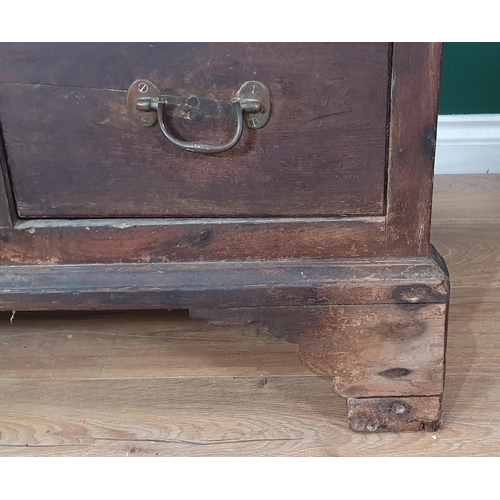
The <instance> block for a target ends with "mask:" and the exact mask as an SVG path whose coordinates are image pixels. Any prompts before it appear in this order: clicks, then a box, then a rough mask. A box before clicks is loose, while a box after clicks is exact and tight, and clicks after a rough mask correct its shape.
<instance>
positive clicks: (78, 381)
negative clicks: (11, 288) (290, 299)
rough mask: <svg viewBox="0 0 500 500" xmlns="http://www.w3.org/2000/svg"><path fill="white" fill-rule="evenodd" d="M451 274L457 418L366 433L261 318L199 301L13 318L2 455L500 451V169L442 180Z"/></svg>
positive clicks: (450, 414) (2, 336) (4, 352)
mask: <svg viewBox="0 0 500 500" xmlns="http://www.w3.org/2000/svg"><path fill="white" fill-rule="evenodd" d="M432 241H433V243H434V245H435V246H436V247H437V249H438V250H439V251H440V252H441V254H442V255H443V256H444V257H445V259H446V261H447V263H448V266H449V269H450V274H451V281H452V294H451V295H452V300H451V308H450V325H449V345H448V362H447V379H446V391H445V392H446V399H445V404H444V424H443V428H442V430H440V431H439V432H436V433H425V432H421V433H403V434H376V435H364V434H356V433H353V432H351V431H350V430H348V428H347V425H346V403H345V400H344V399H343V398H340V397H338V396H335V395H334V394H333V393H332V391H331V381H330V380H329V379H326V378H320V377H317V376H315V375H313V374H312V373H311V372H309V371H308V370H306V369H305V368H304V367H303V366H302V365H301V364H300V363H299V361H298V359H297V355H296V346H295V345H292V344H288V343H286V342H283V341H280V340H277V339H275V338H273V337H271V336H269V335H267V334H265V333H262V332H259V331H257V328H256V327H255V326H252V325H250V326H241V327H232V328H218V327H214V326H209V325H207V324H205V323H203V322H200V321H193V320H190V319H189V317H188V313H187V312H185V311H173V312H140V313H137V312H126V313H122V312H119V313H102V314H96V313H85V314H82V313H78V314H75V313H64V314H61V313H58V314H54V313H51V314H27V313H21V312H18V313H17V314H16V315H15V316H14V319H13V321H12V323H11V322H10V317H11V315H10V314H8V315H7V314H3V313H2V315H1V316H0V455H3V456H14V455H16V456H17V455H23V456H56V455H58V456H87V455H98V456H129V457H131V456H146V455H147V456H177V455H190V456H201V455H209V456H214V455H223V456H232V455H237V456H241V455H251V456H257V455H258V456H282V455H295V456H297V455H302V456H311V455H312V456H350V455H432V456H435V455H461V456H463V455H466V456H473V455H495V456H498V455H500V175H496V176H495V175H482V176H440V177H437V178H436V188H435V198H434V216H433V233H432Z"/></svg>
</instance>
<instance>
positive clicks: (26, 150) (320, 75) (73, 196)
mask: <svg viewBox="0 0 500 500" xmlns="http://www.w3.org/2000/svg"><path fill="white" fill-rule="evenodd" d="M125 47H128V48H127V49H124V47H122V48H121V49H120V50H121V53H122V55H125V54H124V51H127V57H128V56H129V55H130V59H129V60H128V61H127V60H121V59H120V58H118V59H116V60H115V61H114V63H113V65H112V66H111V68H107V69H106V72H105V75H104V74H103V72H102V71H101V63H100V62H99V61H101V62H102V61H103V60H106V61H107V60H108V59H109V57H111V56H118V54H116V53H115V52H116V48H115V47H114V46H108V45H104V46H99V47H96V46H92V45H89V46H88V47H87V48H81V47H75V46H73V45H69V46H68V48H67V49H63V48H60V47H58V48H56V49H54V50H55V52H53V51H52V49H53V46H46V45H43V44H40V45H36V46H35V47H33V46H27V47H26V54H25V58H24V59H22V58H21V59H22V60H23V67H25V68H26V71H27V73H26V74H24V75H22V74H16V71H18V70H16V68H12V69H10V68H9V67H6V66H4V67H3V71H2V70H0V82H2V81H3V82H9V81H14V82H16V83H3V84H1V83H0V106H1V110H2V122H3V129H4V134H5V139H6V147H7V152H8V156H9V164H10V168H11V171H12V182H13V187H14V191H15V194H16V200H17V207H18V212H19V215H20V216H21V217H24V218H29V217H58V218H61V217H62V218H64V217H72V218H74V217H129V216H130V217H162V216H168V217H175V216H187V217H212V216H213V217H219V216H227V217H236V216H240V217H244V216H254V217H278V216H287V217H300V216H325V217H331V216H336V215H383V214H384V190H385V171H386V128H387V100H388V88H389V44H298V45H290V44H252V43H250V44H236V43H235V44H221V45H219V44H208V43H200V44H194V45H187V44H180V45H178V44H166V45H165V46H162V47H160V48H158V47H156V46H155V47H156V48H152V49H151V48H148V45H147V44H143V45H135V44H133V45H130V46H125ZM18 51H21V52H22V51H23V48H22V47H21V48H19V47H18V46H6V47H3V48H2V47H0V53H2V55H3V53H5V54H6V55H7V59H9V58H11V59H12V58H13V59H15V60H17V61H19V58H20V55H19V53H18ZM61 51H62V52H63V53H64V57H63V58H62V62H61V59H59V61H60V62H59V63H58V64H57V69H54V57H55V54H58V53H60V52H61ZM96 51H102V54H96ZM138 53H140V54H141V55H142V57H143V58H142V62H141V64H138V65H137V66H134V62H135V59H136V56H137V54H138ZM132 54H134V55H132ZM158 54H162V55H161V57H158ZM28 61H29V63H28ZM64 61H66V62H64ZM84 61H88V64H85V66H84V68H85V69H84V70H83V69H82V68H83V66H82V64H83V63H84ZM31 63H32V64H31ZM15 66H16V67H17V68H19V71H22V69H21V65H20V64H17V65H15ZM76 66H78V68H79V69H77V70H75V72H74V75H75V76H74V77H69V78H70V80H71V81H68V79H67V78H63V77H62V76H61V75H64V74H68V75H69V74H70V73H71V72H72V71H71V68H73V67H76ZM121 66H123V68H124V71H125V73H126V74H127V75H128V74H130V73H134V75H133V76H132V75H131V78H130V79H126V81H122V77H121V76H119V75H120V70H119V69H115V68H117V67H121ZM35 68H36V69H35ZM47 68H50V69H47ZM96 68H98V69H96ZM146 68H147V70H146ZM160 68H161V69H160ZM11 71H14V75H12V73H11ZM36 71H39V74H38V77H37V78H35V77H34V76H33V78H34V79H33V78H31V77H29V75H30V74H31V72H33V75H35V74H36ZM82 73H85V75H86V77H85V78H82V79H81V78H80V77H79V76H78V75H82ZM113 74H114V75H115V76H114V78H116V79H117V80H116V81H114V82H107V83H106V84H105V85H104V82H103V80H106V78H107V76H106V75H113ZM9 75H11V76H9ZM14 76H15V77H14ZM60 76H61V78H60ZM140 77H143V78H150V79H151V80H152V81H153V82H154V83H155V84H156V85H157V86H158V87H159V88H161V89H167V88H168V89H171V91H172V92H173V93H174V94H178V95H180V96H181V97H184V98H186V99H187V98H189V99H191V100H192V96H195V97H196V98H197V99H198V101H199V105H196V106H195V107H194V108H193V109H191V108H189V107H186V109H184V110H183V109H180V108H179V109H177V110H176V111H175V113H174V116H173V118H172V123H171V126H172V127H173V129H174V130H176V131H177V134H178V135H179V136H181V137H183V138H184V139H186V140H191V141H201V142H209V143H224V142H227V140H228V138H230V137H231V136H232V135H233V133H234V129H235V127H236V118H235V116H233V114H234V113H233V111H232V109H231V105H230V100H231V97H232V95H233V94H234V93H235V92H236V91H237V90H238V89H239V87H240V85H241V84H243V83H244V82H245V81H247V80H255V79H257V80H259V81H262V83H264V84H265V85H266V86H268V88H269V91H270V94H271V103H272V104H271V105H272V111H271V119H270V121H269V123H268V124H267V125H266V126H265V127H264V128H262V129H260V130H248V129H245V131H244V134H243V138H242V139H241V141H240V143H239V144H238V145H237V146H236V147H235V148H234V149H232V150H231V151H228V152H225V153H221V154H214V155H203V154H196V153H190V152H186V151H182V150H180V149H178V148H176V147H175V146H173V145H171V144H169V143H168V141H167V140H166V139H165V138H164V137H163V136H162V134H161V132H160V130H159V127H158V126H156V127H154V128H144V127H141V126H138V125H136V124H134V123H133V122H132V121H131V120H130V118H129V117H128V116H127V109H126V92H124V89H126V88H128V86H129V85H130V84H131V83H132V82H133V81H134V80H135V79H136V78H140ZM19 82H24V83H19ZM60 85H63V86H60ZM68 85H71V86H68ZM110 85H111V86H110ZM103 86H104V88H102V87H103ZM110 89H111V90H110ZM115 89H119V90H120V91H116V90H115ZM221 102H223V103H225V104H224V105H222V104H221ZM186 106H187V105H186ZM188 108H189V109H188ZM205 108H206V109H205Z"/></svg>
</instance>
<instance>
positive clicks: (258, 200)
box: [0, 44, 449, 442]
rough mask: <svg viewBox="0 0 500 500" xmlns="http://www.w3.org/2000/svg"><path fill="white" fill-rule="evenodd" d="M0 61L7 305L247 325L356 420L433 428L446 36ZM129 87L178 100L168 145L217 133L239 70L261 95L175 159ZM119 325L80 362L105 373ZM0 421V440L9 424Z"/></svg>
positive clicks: (83, 51) (16, 54)
mask: <svg viewBox="0 0 500 500" xmlns="http://www.w3.org/2000/svg"><path fill="white" fill-rule="evenodd" d="M2 53H5V54H7V57H6V58H4V59H2V57H0V109H1V116H0V118H1V119H2V126H3V133H4V136H5V139H6V154H7V157H8V160H9V166H8V171H9V173H10V176H11V178H12V186H11V185H10V181H8V178H9V176H7V175H6V176H5V181H6V186H5V188H4V191H6V193H7V195H8V194H9V193H12V192H13V193H14V196H15V197H16V200H15V201H16V203H15V205H16V208H17V211H18V213H17V214H14V213H13V211H12V209H13V207H14V203H13V200H10V203H9V204H6V201H5V200H7V198H6V197H4V198H5V200H4V201H3V202H2V200H1V198H2V186H1V185H0V310H3V311H4V313H3V314H4V315H5V314H6V312H5V311H37V310H45V311H47V310H49V311H50V310H63V309H67V310H78V309H79V310H84V309H85V310H86V309H91V310H99V309H100V310H113V309H114V310H124V309H189V310H190V314H191V316H192V318H197V319H204V320H206V321H209V322H211V323H216V324H226V325H234V324H245V323H249V322H252V323H256V325H254V327H250V329H252V330H254V331H255V332H256V333H259V332H260V333H263V332H264V331H267V332H268V333H269V332H271V333H272V334H273V335H274V336H275V337H277V338H279V339H286V340H287V341H289V342H292V343H296V344H297V347H295V346H293V345H290V346H288V350H286V353H285V354H286V355H288V354H290V352H291V349H292V348H293V349H295V348H296V349H297V350H298V355H299V359H300V361H301V362H302V364H303V365H304V366H305V367H307V368H309V369H310V370H312V371H313V372H314V373H317V374H319V375H321V376H323V377H333V379H334V386H333V388H334V391H335V392H336V393H338V394H340V395H341V396H344V397H347V398H350V399H349V401H348V406H349V419H350V424H351V428H353V429H354V430H357V431H362V432H375V431H379V430H380V431H383V430H393V431H399V430H421V429H424V428H427V429H432V430H435V429H437V427H438V425H439V420H440V403H441V399H440V398H441V397H442V394H443V387H444V372H445V350H446V334H447V315H448V298H449V277H448V271H447V269H446V265H445V263H444V261H443V259H442V258H441V257H440V256H439V254H438V253H437V252H435V250H434V249H433V248H432V247H431V246H430V245H429V229H430V224H429V218H430V196H431V192H432V165H433V159H434V146H435V125H436V115H437V92H438V84H439V64H440V53H441V46H440V44H396V45H395V46H394V49H393V47H392V45H390V44H298V45H291V44H190V45H188V44H167V45H160V46H158V45H157V44H130V45H127V46H125V45H122V46H118V45H112V44H110V45H85V44H82V45H73V44H71V45H67V46H65V45H51V44H47V45H24V46H23V45H17V44H10V45H3V46H0V56H1V55H2ZM158 54H161V56H160V57H157V56H158ZM61 56H62V57H61ZM57 63H59V64H57ZM103 68H105V71H103ZM390 71H392V80H391V78H390V76H391V75H390V74H389V73H390ZM139 77H144V78H148V79H150V80H152V81H154V82H155V83H156V84H157V85H158V86H159V87H160V88H161V89H162V91H165V92H168V93H173V94H177V95H180V96H181V97H182V99H184V101H183V104H182V105H181V106H179V107H178V108H176V109H175V110H174V111H173V112H172V116H171V117H170V118H169V119H170V121H171V123H170V125H171V126H172V128H173V129H174V130H175V133H176V134H177V135H178V136H180V137H182V138H184V139H188V140H199V141H203V142H215V143H218V142H223V141H225V140H226V138H227V137H228V135H229V134H230V133H231V132H232V129H233V127H234V117H233V116H232V114H231V113H230V111H231V110H230V106H229V104H228V102H229V101H230V99H231V96H232V94H233V93H234V92H235V91H236V90H237V89H238V88H239V86H240V85H241V83H243V82H244V81H246V80H250V79H252V80H253V79H255V80H260V81H262V82H263V83H265V84H266V85H267V86H268V87H269V89H270V93H271V101H272V103H273V107H272V113H271V120H270V122H269V124H268V125H266V127H264V128H263V129H261V130H257V131H248V130H245V134H244V136H243V139H242V141H241V143H240V144H238V145H237V147H236V148H235V149H233V150H231V151H229V152H226V153H224V154H220V155H209V156H202V155H196V154H193V153H187V152H183V151H181V150H178V149H175V148H174V147H173V146H170V145H169V144H167V143H166V141H165V140H164V139H163V138H162V136H161V135H160V133H159V131H158V129H145V128H141V127H135V125H134V124H133V122H131V121H130V120H129V118H128V117H127V115H126V104H125V96H126V88H127V87H128V86H129V84H130V83H131V82H132V81H133V80H136V79H137V78H139ZM188 98H189V99H188ZM188 101H189V102H188ZM193 103H194V104H193ZM188 104H189V105H188ZM189 106H191V107H189ZM5 173H7V169H5ZM2 203H3V205H5V207H6V206H7V205H8V206H10V210H11V212H10V216H11V219H12V220H8V219H6V220H3V219H2V213H3V214H5V213H7V212H6V210H5V207H3V205H2ZM2 210H3V212H2ZM18 215H19V216H21V218H22V219H24V218H33V217H35V218H38V220H19V219H18ZM3 217H4V218H5V215H3ZM68 219H71V220H68ZM10 222H12V226H13V227H7V228H5V227H1V226H2V224H4V225H5V224H7V223H10ZM13 317H14V315H13V313H11V315H10V316H9V317H7V316H6V320H5V321H4V327H5V326H7V325H9V326H12V325H11V322H10V321H8V319H9V318H10V319H13ZM121 326H122V323H121V322H120V324H119V326H118V327H117V331H116V334H115V337H114V339H113V341H112V342H111V343H110V342H109V339H106V342H104V344H105V345H106V346H108V347H107V353H101V359H99V360H94V359H93V354H92V353H90V355H89V354H85V353H82V356H80V357H79V358H77V359H76V362H79V363H83V364H87V363H89V372H88V373H93V374H94V375H96V374H97V372H98V371H99V367H101V371H100V375H99V376H101V375H102V373H103V371H104V368H105V365H106V364H107V361H108V359H109V356H108V355H109V354H110V351H111V348H112V347H113V345H114V344H115V340H116V337H117V336H118V333H119V330H120V328H121ZM239 328H245V327H243V326H240V327H239ZM235 330H237V329H235ZM235 330H233V331H235ZM9 333H10V332H9ZM7 342H9V341H7ZM275 342H279V341H278V340H275ZM13 343H14V344H16V345H18V344H19V342H17V343H16V342H15V341H14V342H13ZM104 344H103V345H104ZM110 345H111V347H109V346H110ZM212 347H213V349H212ZM212 347H211V348H210V349H212V351H217V348H216V346H212ZM261 347H262V349H263V350H265V351H266V353H267V356H268V358H269V359H271V358H272V357H273V355H272V354H273V353H272V352H271V350H270V349H268V348H267V347H268V346H261ZM26 348H27V343H26ZM23 349H24V347H23ZM210 349H207V350H206V353H205V354H207V353H208V352H209V351H210ZM179 352H182V349H180V350H179ZM276 352H277V353H279V352H281V349H277V351H276ZM234 355H235V356H236V355H237V353H236V352H235V353H234ZM94 361H95V363H96V364H95V363H94ZM249 362H250V363H251V360H250V361H249ZM276 362H277V363H278V362H279V361H276ZM93 363H94V364H93ZM221 364H223V363H221ZM50 366H51V367H52V368H57V367H58V366H60V365H59V364H58V363H54V364H53V365H50ZM28 368H29V367H28ZM62 369H63V370H65V369H66V367H64V366H63V367H62ZM60 373H63V372H60ZM252 373H253V372H252ZM310 378H312V377H310ZM264 380H265V379H264ZM259 384H262V387H264V386H265V385H266V382H261V381H259ZM127 389H128V388H127ZM0 424H1V425H0V426H1V427H2V431H0V434H3V430H4V428H5V427H7V429H9V428H10V427H12V426H11V424H10V423H9V422H7V425H5V424H4V423H2V422H0ZM49 431H50V429H49ZM6 432H7V431H6ZM9 432H10V431H9ZM9 436H10V434H9ZM0 437H1V436H0ZM2 439H3V437H2ZM14 441H15V440H14ZM12 442H13V441H12Z"/></svg>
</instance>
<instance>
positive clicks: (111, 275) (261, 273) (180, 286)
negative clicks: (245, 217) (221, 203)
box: [0, 258, 448, 322]
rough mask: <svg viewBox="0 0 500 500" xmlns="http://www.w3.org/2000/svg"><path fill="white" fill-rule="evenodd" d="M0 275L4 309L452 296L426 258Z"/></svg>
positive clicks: (40, 269) (58, 268)
mask: <svg viewBox="0 0 500 500" xmlns="http://www.w3.org/2000/svg"><path fill="white" fill-rule="evenodd" d="M0 271H1V273H0V299H1V302H0V308H1V309H3V310H13V309H15V310H51V309H59V310H61V309H80V310H82V309H89V310H96V309H101V310H102V309H105V310H106V309H141V308H144V309H145V308H148V309H155V308H163V309H176V308H179V309H183V308H193V309H196V308H203V307H217V308H232V307H270V306H294V307H296V306H321V305H328V304H380V303H381V304H401V305H408V306H409V307H410V309H412V308H417V309H418V308H419V307H420V306H421V305H422V304H433V303H446V300H447V295H448V287H447V286H448V282H447V277H446V276H445V274H444V273H443V270H442V269H441V268H440V267H438V266H437V265H436V263H435V262H433V261H432V260H430V259H427V258H409V259H398V260H397V261H395V260H391V259H370V260H357V261H353V260H345V261H341V260H337V261H323V262H313V261H311V262H298V261H296V262H279V261H269V262H245V263H243V262H242V263H236V262H218V263H210V262H207V263H202V262H198V263H163V264H112V265H102V264H95V265H89V264H87V265H83V266H76V265H72V266H63V265H51V266H49V265H36V266H30V265H18V266H2V267H0ZM299 310H300V308H299ZM214 314H215V313H214ZM225 314H226V313H221V316H220V319H221V320H224V318H225V317H226V316H224V315H225ZM243 322H245V319H243Z"/></svg>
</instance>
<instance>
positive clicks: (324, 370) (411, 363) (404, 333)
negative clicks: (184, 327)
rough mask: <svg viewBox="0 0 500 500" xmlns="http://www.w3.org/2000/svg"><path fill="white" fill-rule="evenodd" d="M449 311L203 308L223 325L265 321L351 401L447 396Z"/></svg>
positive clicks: (430, 307)
mask: <svg viewBox="0 0 500 500" xmlns="http://www.w3.org/2000/svg"><path fill="white" fill-rule="evenodd" d="M446 311H447V306H446V304H411V305H410V304H377V305H370V306H364V305H359V306H357V305H346V306H317V307H282V308H242V309H201V310H195V311H192V314H191V315H192V317H194V318H196V319H207V320H213V321H215V322H216V324H224V323H226V324H237V323H249V322H257V323H260V324H262V325H263V326H265V327H266V328H267V329H268V330H269V331H270V333H272V334H273V335H275V336H277V337H279V338H285V339H286V340H288V341H292V342H296V343H298V349H299V359H300V360H301V361H302V363H303V364H304V365H305V366H306V367H307V368H309V369H310V370H312V371H313V372H314V373H317V374H318V375H323V376H329V377H334V384H333V388H334V391H335V392H336V393H337V394H340V395H341V396H344V397H377V396H395V397H399V396H432V395H440V394H442V392H443V383H444V356H445V340H446V339H445V336H446V335H445V333H446Z"/></svg>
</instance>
